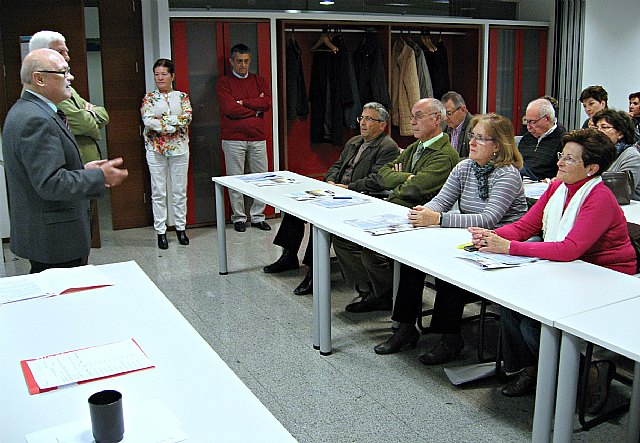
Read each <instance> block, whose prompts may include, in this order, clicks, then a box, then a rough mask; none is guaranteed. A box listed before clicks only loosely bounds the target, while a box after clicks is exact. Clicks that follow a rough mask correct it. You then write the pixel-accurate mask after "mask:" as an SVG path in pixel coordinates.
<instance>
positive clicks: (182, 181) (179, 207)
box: [147, 151, 189, 234]
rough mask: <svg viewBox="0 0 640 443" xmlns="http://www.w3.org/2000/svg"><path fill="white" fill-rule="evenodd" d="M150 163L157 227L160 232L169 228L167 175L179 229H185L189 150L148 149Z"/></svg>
mask: <svg viewBox="0 0 640 443" xmlns="http://www.w3.org/2000/svg"><path fill="white" fill-rule="evenodd" d="M147 164H148V165H149V172H150V175H151V203H152V207H153V227H154V229H155V230H156V232H157V233H158V234H164V233H165V232H166V231H167V177H169V179H170V180H171V181H170V184H169V186H170V188H171V201H172V203H173V205H172V207H173V215H174V218H175V225H176V229H177V230H179V231H184V229H185V227H186V225H187V172H188V171H189V153H186V154H183V155H176V156H171V157H168V156H164V155H162V154H158V153H157V152H154V151H147Z"/></svg>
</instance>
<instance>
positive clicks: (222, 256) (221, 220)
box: [215, 183, 229, 275]
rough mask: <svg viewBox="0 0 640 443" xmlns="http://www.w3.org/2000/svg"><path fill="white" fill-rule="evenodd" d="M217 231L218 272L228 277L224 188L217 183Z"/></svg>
mask: <svg viewBox="0 0 640 443" xmlns="http://www.w3.org/2000/svg"><path fill="white" fill-rule="evenodd" d="M215 188H216V231H217V232H218V272H219V273H220V275H227V274H228V273H229V272H228V269H227V233H226V231H225V217H224V186H222V185H221V184H219V183H216V186H215Z"/></svg>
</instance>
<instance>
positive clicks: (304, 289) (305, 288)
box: [293, 269, 313, 295]
mask: <svg viewBox="0 0 640 443" xmlns="http://www.w3.org/2000/svg"><path fill="white" fill-rule="evenodd" d="M312 292H313V272H312V271H311V269H309V270H308V271H307V275H305V276H304V280H302V283H300V284H299V285H298V287H297V288H295V289H294V290H293V293H294V294H296V295H307V294H311V293H312Z"/></svg>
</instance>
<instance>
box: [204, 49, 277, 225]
mask: <svg viewBox="0 0 640 443" xmlns="http://www.w3.org/2000/svg"><path fill="white" fill-rule="evenodd" d="M230 57H231V58H230V59H229V62H230V63H231V73H229V74H227V75H225V76H224V77H221V78H220V79H219V80H218V84H217V85H216V90H217V93H218V102H219V104H220V136H221V138H222V150H223V151H224V160H225V164H226V168H227V175H238V174H244V172H245V171H244V165H245V158H246V157H247V156H248V157H249V170H250V172H266V171H267V168H268V165H267V142H266V137H265V133H264V113H265V112H267V111H269V110H270V109H271V89H270V88H269V84H268V83H267V81H266V80H265V79H263V78H262V77H260V76H257V75H255V74H252V73H250V72H249V66H250V65H251V50H250V49H249V48H248V47H247V46H246V45H244V44H242V43H239V44H237V45H235V46H233V47H232V48H231V55H230ZM229 199H230V200H231V208H232V209H233V214H232V215H231V221H232V222H233V227H234V229H235V230H236V231H238V232H244V231H245V229H246V222H247V215H246V213H245V208H244V197H243V195H242V194H240V193H238V192H236V191H232V190H231V189H229ZM264 208H265V204H264V203H262V202H259V201H258V200H254V201H253V204H252V205H251V209H250V215H251V226H253V227H256V228H258V229H261V230H263V231H269V230H271V227H270V226H269V225H268V224H267V222H265V221H264V214H263V212H264Z"/></svg>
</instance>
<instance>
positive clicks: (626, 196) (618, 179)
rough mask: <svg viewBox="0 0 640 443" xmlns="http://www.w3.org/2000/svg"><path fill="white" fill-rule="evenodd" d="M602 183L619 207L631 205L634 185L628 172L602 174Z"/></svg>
mask: <svg viewBox="0 0 640 443" xmlns="http://www.w3.org/2000/svg"><path fill="white" fill-rule="evenodd" d="M602 181H603V182H604V184H605V185H607V187H608V188H609V189H611V192H613V195H615V196H616V200H618V204H619V205H628V204H629V203H631V196H632V195H633V191H634V190H635V189H636V185H635V183H634V182H633V175H631V172H630V171H615V172H614V171H606V172H603V173H602Z"/></svg>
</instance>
